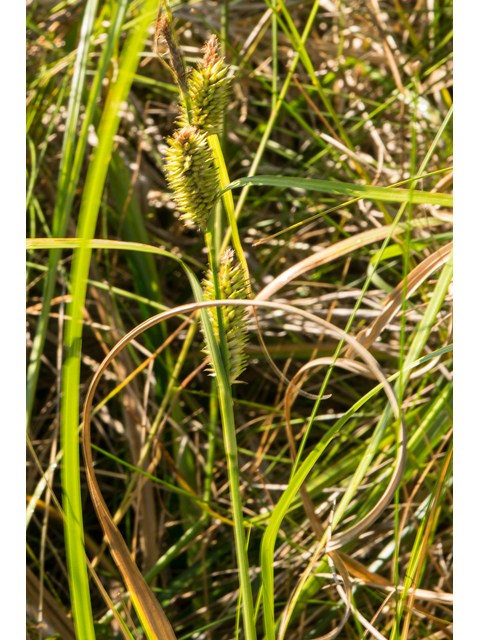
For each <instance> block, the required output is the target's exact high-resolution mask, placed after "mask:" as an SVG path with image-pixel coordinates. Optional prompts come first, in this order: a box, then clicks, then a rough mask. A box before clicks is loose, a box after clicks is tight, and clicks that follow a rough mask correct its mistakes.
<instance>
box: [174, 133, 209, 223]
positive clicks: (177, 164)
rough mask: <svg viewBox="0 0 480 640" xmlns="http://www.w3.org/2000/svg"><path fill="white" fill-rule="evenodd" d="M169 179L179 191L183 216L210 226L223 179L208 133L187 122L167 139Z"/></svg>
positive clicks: (185, 218) (175, 192) (176, 190)
mask: <svg viewBox="0 0 480 640" xmlns="http://www.w3.org/2000/svg"><path fill="white" fill-rule="evenodd" d="M167 142H168V145H169V148H168V149H167V151H166V152H165V156H166V161H165V170H166V177H167V182H168V185H169V186H170V188H171V189H172V190H173V192H174V194H175V200H176V202H177V207H178V209H179V210H180V211H181V212H182V214H183V215H182V216H180V217H181V219H182V220H184V221H185V224H188V225H192V224H197V225H198V226H199V227H201V228H202V230H203V231H205V230H206V227H207V223H208V219H209V217H210V214H211V212H212V207H213V205H214V204H215V202H216V201H217V197H218V193H219V179H218V174H217V171H216V169H215V164H214V160H213V157H212V154H211V152H210V149H209V146H208V143H207V134H206V133H201V132H200V131H198V129H196V128H195V127H191V126H190V125H187V126H185V127H183V129H180V130H179V131H176V132H175V133H174V135H173V138H169V139H168V140H167Z"/></svg>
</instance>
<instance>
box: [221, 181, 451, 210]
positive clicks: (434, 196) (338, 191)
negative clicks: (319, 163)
mask: <svg viewBox="0 0 480 640" xmlns="http://www.w3.org/2000/svg"><path fill="white" fill-rule="evenodd" d="M252 185H258V186H261V185H264V186H269V187H280V188H283V189H303V190H305V191H320V192H322V193H332V194H334V195H342V196H348V197H356V198H358V197H360V198H365V199H368V200H380V201H383V202H412V204H431V205H439V206H442V207H451V206H453V196H452V195H450V194H448V193H428V192H425V191H409V190H407V189H390V188H388V187H371V186H367V185H357V184H347V183H344V182H333V181H330V180H314V179H310V178H290V177H288V176H252V177H250V178H239V179H238V180H234V181H233V182H231V183H230V184H229V185H228V187H226V189H224V192H225V191H227V190H230V189H237V188H238V187H246V186H252Z"/></svg>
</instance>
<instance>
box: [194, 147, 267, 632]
mask: <svg viewBox="0 0 480 640" xmlns="http://www.w3.org/2000/svg"><path fill="white" fill-rule="evenodd" d="M208 142H209V145H210V148H212V147H213V148H212V150H214V153H215V160H216V166H217V171H218V174H219V177H220V181H221V184H222V181H227V183H228V174H227V170H226V166H225V161H224V159H223V153H222V150H221V146H220V142H219V139H218V136H217V135H214V136H209V138H208ZM228 193H230V192H228ZM226 202H227V204H226V207H225V208H226V210H227V215H229V217H230V215H231V214H232V213H233V198H230V201H228V200H227V201H226ZM214 221H215V218H214V217H212V224H211V225H210V228H209V231H208V232H207V233H206V234H205V241H206V244H207V248H208V252H209V259H210V265H211V271H212V276H213V283H214V287H215V295H216V297H217V300H220V299H221V298H222V296H221V291H220V286H219V281H218V256H216V255H215V246H216V228H215V224H213V222H214ZM233 221H234V227H233V228H232V230H233V233H234V238H235V241H236V244H234V246H235V249H237V248H238V249H239V252H238V253H237V255H238V257H239V259H240V261H241V263H242V267H243V269H244V271H245V276H246V277H248V266H247V263H246V259H245V255H244V253H243V248H242V244H241V241H240V236H239V234H238V229H237V226H236V221H235V218H233ZM242 258H243V261H242ZM216 312H217V317H218V328H219V338H220V352H221V354H222V356H221V358H219V357H218V356H220V353H219V352H218V349H214V350H213V351H212V348H213V347H214V345H213V344H212V341H211V337H209V334H208V333H206V335H205V337H206V341H207V345H208V350H209V353H210V356H211V359H212V365H213V370H214V371H215V376H216V380H217V385H218V395H219V403H220V414H221V418H222V427H223V435H224V444H225V455H226V458H227V469H228V478H229V483H230V497H231V500H232V519H233V523H234V526H233V530H234V538H235V550H236V556H237V564H238V572H239V582H240V594H241V596H242V600H243V607H242V613H243V625H244V634H245V640H256V637H257V633H256V628H255V619H254V609H253V596H252V585H251V582H250V570H249V565H248V553H247V549H246V547H245V532H244V527H243V510H242V497H241V494H240V481H239V473H240V472H239V467H238V453H237V438H236V434H235V419H234V416H233V399H232V390H231V385H230V376H229V370H228V366H229V364H228V363H229V358H228V348H227V340H226V335H225V328H224V326H223V318H222V310H221V309H220V307H218V308H217V309H216ZM204 328H205V325H204ZM214 342H215V339H214ZM215 347H216V343H215ZM222 360H223V362H222Z"/></svg>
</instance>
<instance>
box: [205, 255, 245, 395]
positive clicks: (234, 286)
mask: <svg viewBox="0 0 480 640" xmlns="http://www.w3.org/2000/svg"><path fill="white" fill-rule="evenodd" d="M233 258H234V252H233V250H232V249H227V250H226V251H225V253H224V254H223V256H222V259H221V261H220V269H219V273H218V280H219V285H220V293H221V297H222V299H225V300H239V299H240V300H245V299H248V291H249V288H248V283H247V280H246V278H245V272H244V270H243V267H242V265H241V264H240V263H238V262H237V263H236V264H233ZM203 295H204V298H205V300H215V299H216V298H215V287H214V284H213V275H212V272H211V271H210V270H208V271H207V274H206V278H205V280H204V281H203ZM221 312H222V320H223V327H224V329H225V336H226V339H227V350H228V369H229V378H230V383H232V382H235V380H237V378H238V377H239V376H240V375H241V374H242V372H243V371H244V369H245V367H246V366H247V356H246V355H245V352H244V347H245V344H246V342H247V340H248V337H247V310H246V307H233V306H230V307H228V306H225V307H221ZM208 313H209V316H210V320H211V322H212V325H213V332H214V334H215V338H216V340H217V344H219V345H220V336H219V329H218V316H217V309H216V308H211V309H209V310H208ZM203 351H204V352H205V353H207V354H208V355H209V351H208V347H207V346H205V347H204V349H203ZM211 373H213V370H211Z"/></svg>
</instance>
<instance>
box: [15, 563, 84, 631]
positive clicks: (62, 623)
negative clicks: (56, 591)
mask: <svg viewBox="0 0 480 640" xmlns="http://www.w3.org/2000/svg"><path fill="white" fill-rule="evenodd" d="M26 584H27V597H28V598H29V600H30V601H31V603H32V605H33V607H34V608H36V607H37V606H38V602H39V597H40V581H39V579H38V578H37V576H36V575H35V574H34V573H33V571H32V570H31V569H30V567H29V566H28V565H27V583H26ZM42 613H43V618H44V620H45V622H46V623H47V624H48V625H49V626H50V627H51V628H52V629H53V630H54V633H58V634H60V636H61V638H62V639H63V640H76V636H75V628H74V626H73V622H72V620H71V619H70V618H69V617H68V616H67V614H66V613H65V611H63V609H62V608H61V607H60V605H59V604H58V602H57V601H56V600H55V598H54V597H53V596H52V595H51V594H50V593H49V592H48V591H47V590H46V589H43V610H42Z"/></svg>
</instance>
